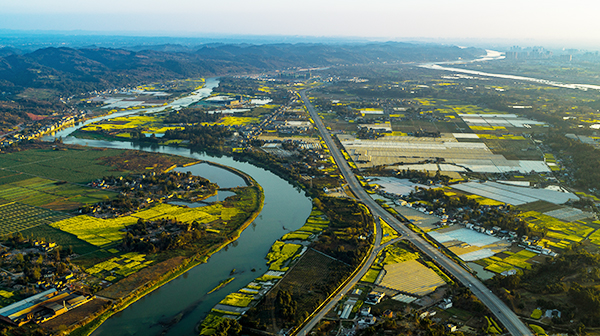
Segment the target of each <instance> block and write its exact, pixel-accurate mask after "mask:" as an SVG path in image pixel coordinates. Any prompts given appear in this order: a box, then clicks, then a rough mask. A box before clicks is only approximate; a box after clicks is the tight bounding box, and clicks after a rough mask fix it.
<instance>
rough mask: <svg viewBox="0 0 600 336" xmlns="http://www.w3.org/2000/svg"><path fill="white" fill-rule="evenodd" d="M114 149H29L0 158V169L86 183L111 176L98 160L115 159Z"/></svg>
mask: <svg viewBox="0 0 600 336" xmlns="http://www.w3.org/2000/svg"><path fill="white" fill-rule="evenodd" d="M120 153H122V151H119V150H115V149H107V150H101V149H69V150H61V151H55V150H51V149H33V150H27V151H22V152H15V153H5V154H2V160H0V168H5V169H8V170H10V171H12V172H21V173H26V174H30V175H31V176H38V177H44V178H50V179H55V180H61V181H68V182H75V183H87V182H90V181H92V180H94V179H96V178H99V177H102V176H108V175H112V174H114V171H113V170H112V169H113V168H111V167H109V166H107V165H104V164H102V162H99V161H98V159H99V158H103V157H107V156H112V155H118V154H120Z"/></svg>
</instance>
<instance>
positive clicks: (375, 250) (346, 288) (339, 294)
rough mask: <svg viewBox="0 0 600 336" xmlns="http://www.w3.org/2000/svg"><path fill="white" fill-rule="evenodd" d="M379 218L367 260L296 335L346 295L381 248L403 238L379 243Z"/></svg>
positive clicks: (316, 320) (380, 235)
mask: <svg viewBox="0 0 600 336" xmlns="http://www.w3.org/2000/svg"><path fill="white" fill-rule="evenodd" d="M378 222H379V219H377V223H376V224H377V226H376V228H377V234H376V236H375V243H374V248H373V250H372V251H371V253H370V254H369V257H368V258H367V260H366V261H365V262H364V263H363V264H362V265H361V266H360V267H359V268H358V270H357V271H355V273H354V274H353V275H352V276H351V278H350V279H349V280H347V281H346V283H345V284H343V285H342V286H341V287H340V288H338V290H337V291H336V292H335V293H334V294H335V295H334V296H333V297H331V298H330V299H329V301H327V302H326V303H325V304H324V305H323V306H322V307H320V308H319V309H318V311H317V312H316V313H315V314H314V316H312V318H311V319H310V320H309V321H308V322H306V323H305V324H304V325H303V326H302V328H301V329H299V330H298V331H297V332H296V335H300V336H304V335H307V334H308V333H309V332H310V331H311V330H312V328H314V327H315V326H316V325H317V323H319V321H320V320H321V319H322V318H323V317H324V316H325V314H327V313H328V312H329V311H330V310H331V309H333V308H334V307H335V306H336V305H337V304H338V302H339V301H340V300H341V299H342V298H343V297H344V295H346V294H347V293H348V292H349V291H350V290H351V289H352V288H353V287H354V286H355V285H356V284H357V283H358V282H359V281H360V279H362V278H363V277H364V276H365V274H366V273H367V271H368V270H369V268H370V267H371V265H372V264H373V262H374V261H375V258H376V257H377V255H378V254H379V252H381V250H383V249H384V248H386V247H387V246H388V245H390V244H394V243H395V242H398V241H400V240H401V239H403V238H396V239H393V240H390V241H388V242H387V243H385V244H381V238H382V236H383V231H382V230H381V225H380V224H379V223H378Z"/></svg>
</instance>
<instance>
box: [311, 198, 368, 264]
mask: <svg viewBox="0 0 600 336" xmlns="http://www.w3.org/2000/svg"><path fill="white" fill-rule="evenodd" d="M313 201H314V204H315V206H316V207H317V208H318V209H319V210H321V211H322V212H323V213H324V214H325V215H326V216H327V218H329V220H330V224H329V227H328V228H327V229H325V230H324V231H323V233H322V234H321V236H320V237H319V239H318V240H317V241H316V242H314V245H313V248H314V249H315V250H319V251H321V252H323V253H325V254H328V255H330V256H333V257H334V258H336V259H339V260H341V261H343V262H345V263H347V264H349V265H352V266H356V265H358V264H359V263H360V261H361V260H362V259H363V257H364V256H365V255H366V253H367V251H368V250H369V247H370V239H360V237H361V236H362V237H363V238H366V237H369V236H371V234H372V232H371V229H370V228H372V227H373V217H372V216H371V215H370V214H369V213H368V210H367V209H366V207H364V206H362V204H361V203H359V202H357V201H356V200H353V199H349V198H338V197H323V198H320V199H319V198H315V199H314V200H313Z"/></svg>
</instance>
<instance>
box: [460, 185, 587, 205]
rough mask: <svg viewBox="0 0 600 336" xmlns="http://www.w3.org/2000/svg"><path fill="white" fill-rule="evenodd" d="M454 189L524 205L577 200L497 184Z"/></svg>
mask: <svg viewBox="0 0 600 336" xmlns="http://www.w3.org/2000/svg"><path fill="white" fill-rule="evenodd" d="M452 187H453V188H454V189H457V190H460V191H464V192H468V193H471V194H475V195H479V196H483V197H486V198H490V199H493V200H496V201H499V202H503V203H507V204H512V205H522V204H526V203H531V202H536V201H540V200H542V201H546V202H550V203H554V204H563V203H565V202H567V201H569V200H577V199H578V197H577V196H576V195H575V194H571V193H564V192H560V191H555V190H548V189H535V188H529V187H519V186H513V185H506V184H501V183H496V182H484V183H479V182H467V183H461V184H456V185H453V186H452Z"/></svg>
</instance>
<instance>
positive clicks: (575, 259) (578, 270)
mask: <svg viewBox="0 0 600 336" xmlns="http://www.w3.org/2000/svg"><path fill="white" fill-rule="evenodd" d="M598 281H600V255H598V254H595V253H590V252H588V251H586V250H585V249H584V247H582V246H578V245H576V246H571V247H569V248H567V249H566V250H564V251H563V253H561V254H560V256H558V257H555V258H553V259H551V260H548V262H545V263H539V264H533V265H532V268H531V269H530V270H527V269H523V273H522V274H516V275H511V276H506V277H503V276H499V275H497V276H495V277H494V278H492V279H490V280H488V284H489V285H490V286H491V287H492V288H496V289H498V291H497V292H499V293H501V295H500V298H501V299H503V301H505V302H506V303H507V304H508V305H509V306H510V307H512V308H513V309H515V308H517V307H518V308H521V309H522V308H524V303H523V302H522V300H524V299H530V298H531V297H534V298H537V299H536V301H535V303H536V304H537V305H538V306H539V307H540V308H541V309H543V310H546V309H558V310H559V311H560V312H561V317H558V316H554V317H553V318H552V321H553V322H554V323H556V324H569V325H575V324H571V323H570V321H571V320H574V319H576V320H578V321H579V322H581V323H583V324H584V325H585V326H588V327H599V326H600V289H598V288H597V287H596V286H595V284H596V283H598ZM503 288H504V289H506V290H504V289H503ZM525 291H527V292H529V293H533V295H532V294H527V295H526V296H525V295H523V296H521V294H520V293H524V292H525ZM557 295H558V296H557ZM565 296H566V299H565Z"/></svg>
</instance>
